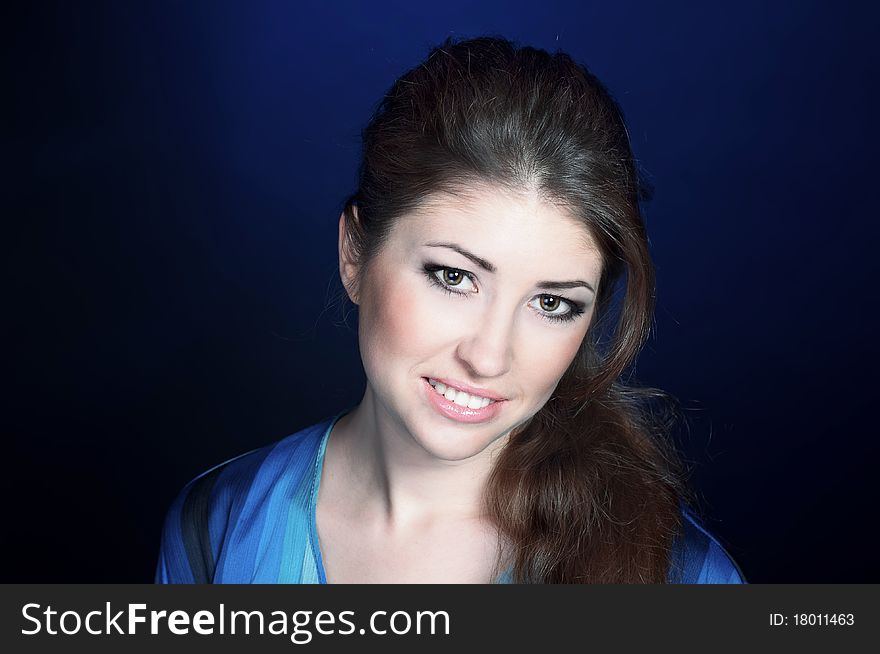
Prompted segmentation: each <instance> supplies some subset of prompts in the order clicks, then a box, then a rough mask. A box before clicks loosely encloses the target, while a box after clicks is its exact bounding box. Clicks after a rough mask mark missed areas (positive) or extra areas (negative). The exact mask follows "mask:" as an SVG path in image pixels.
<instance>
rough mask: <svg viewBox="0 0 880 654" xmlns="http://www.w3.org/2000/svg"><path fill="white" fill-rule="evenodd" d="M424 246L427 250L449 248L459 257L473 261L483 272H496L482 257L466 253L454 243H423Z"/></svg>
mask: <svg viewBox="0 0 880 654" xmlns="http://www.w3.org/2000/svg"><path fill="white" fill-rule="evenodd" d="M425 245H427V246H428V247H429V248H449V249H450V250H455V251H456V252H458V253H459V254H460V255H461V256H463V257H467V258H468V259H470V260H471V261H473V262H474V263H475V264H477V265H478V266H479V267H480V268H482V269H483V270H487V271H489V272H491V273H493V272H495V271H496V270H497V269H496V268H495V266H493V265H492V264H491V263H489V262H488V261H486V260H485V259H484V258H483V257H478V256H477V255H476V254H474V253H473V252H468V251H467V250H465V249H464V248H463V247H461V246H460V245H456V244H455V243H438V242H431V243H425Z"/></svg>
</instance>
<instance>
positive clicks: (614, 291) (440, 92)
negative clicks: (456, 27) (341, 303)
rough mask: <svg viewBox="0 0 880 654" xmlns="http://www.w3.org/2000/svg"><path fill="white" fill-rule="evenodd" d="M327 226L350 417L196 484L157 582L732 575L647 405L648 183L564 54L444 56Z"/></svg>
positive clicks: (174, 519)
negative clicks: (689, 501) (350, 385)
mask: <svg viewBox="0 0 880 654" xmlns="http://www.w3.org/2000/svg"><path fill="white" fill-rule="evenodd" d="M363 138H364V149H363V159H362V162H361V166H360V172H359V185H358V189H357V191H356V192H355V193H354V194H353V195H352V196H351V197H350V198H349V199H348V200H347V201H346V202H345V204H344V209H343V211H342V215H341V217H340V220H339V245H338V248H339V264H340V276H341V278H342V282H343V285H344V287H345V290H346V292H347V294H348V297H349V298H350V299H351V300H352V301H353V302H354V303H355V304H356V305H357V306H358V321H359V324H358V334H359V342H360V352H361V356H362V360H363V364H364V369H365V372H366V377H367V385H366V389H365V391H364V395H363V399H362V400H361V402H360V403H359V404H357V405H356V406H354V407H349V408H347V409H345V410H344V411H341V412H340V413H338V414H337V415H335V416H332V417H330V418H327V419H326V420H324V421H322V422H321V423H319V424H317V425H313V426H311V427H309V428H306V429H303V430H302V431H300V432H298V433H296V434H293V435H291V436H289V437H287V438H285V439H283V440H281V441H279V442H277V443H274V444H272V445H270V446H267V447H263V448H261V449H258V450H255V451H253V452H249V453H247V454H244V455H242V456H240V457H238V458H236V459H233V460H231V461H228V462H226V463H223V464H221V465H220V466H217V467H215V468H213V469H212V470H209V471H208V472H206V473H204V474H203V475H201V476H199V477H197V478H196V479H194V480H193V481H192V482H190V484H188V485H187V486H186V488H185V489H184V490H183V491H182V493H181V494H180V495H179V497H178V498H177V500H176V501H175V502H174V504H173V505H172V507H171V509H170V511H169V513H168V517H167V519H166V524H165V529H164V533H163V541H162V548H161V554H160V560H159V565H158V570H157V574H156V580H157V582H163V583H175V582H181V583H192V582H197V583H250V582H255V583H267V582H268V583H275V582H278V583H315V582H318V583H327V582H329V583H347V582H423V583H440V582H453V583H461V582H471V583H490V582H495V581H497V582H517V583H520V582H522V583H664V582H679V583H741V582H742V581H743V578H742V575H741V574H740V573H739V571H738V569H737V566H736V565H735V563H733V561H732V560H731V559H730V557H729V556H728V555H727V554H726V553H725V551H724V550H723V548H722V547H721V546H720V545H719V544H718V542H717V541H716V540H715V539H714V538H713V537H712V536H711V535H709V534H708V533H707V532H706V531H705V530H703V529H702V528H701V527H700V526H699V525H698V523H697V521H696V520H695V519H694V517H693V516H692V514H691V512H690V511H689V510H688V509H687V506H686V498H687V494H686V489H685V485H684V483H683V481H682V479H681V470H680V466H679V465H678V463H677V460H676V458H675V456H674V454H673V452H672V451H671V450H670V449H668V448H666V447H664V445H663V441H662V436H663V431H664V424H663V421H662V420H659V419H658V417H657V416H658V414H657V412H656V410H655V409H656V404H657V402H656V400H662V399H663V397H664V396H663V394H662V393H660V392H659V391H656V390H653V389H637V388H632V387H627V386H625V385H624V384H623V383H622V382H621V377H622V375H623V374H624V373H625V371H626V370H627V368H628V366H629V365H630V364H631V363H632V361H633V359H634V357H635V356H636V354H637V352H638V351H639V349H640V348H641V346H642V344H643V343H644V340H645V338H646V337H647V335H648V331H649V327H650V325H651V319H652V310H653V297H654V295H653V294H654V279H653V268H652V264H651V260H650V257H649V254H648V243H647V237H646V234H645V229H644V225H643V221H642V217H641V213H640V206H639V200H640V199H642V198H643V196H644V190H643V189H642V188H641V186H640V184H639V179H638V175H637V169H636V166H635V163H634V160H633V155H632V151H631V148H630V144H629V141H628V135H627V132H626V127H625V125H624V122H623V118H622V115H621V112H620V110H619V108H618V106H617V104H616V103H615V102H614V100H613V99H612V98H611V97H610V95H609V94H608V92H607V91H606V90H605V88H604V87H603V85H602V84H601V83H600V82H599V81H598V80H597V79H596V78H595V77H594V76H593V75H591V74H590V73H589V72H588V71H587V70H586V69H585V68H584V67H583V66H581V65H578V64H576V63H575V62H573V61H572V59H571V58H570V57H569V56H568V55H566V54H563V53H557V54H554V55H550V54H548V53H547V52H545V51H543V50H537V49H533V48H530V47H522V48H518V47H516V46H515V45H514V44H513V43H511V42H509V41H507V40H504V39H499V38H488V37H485V38H476V39H471V40H466V41H459V42H455V41H453V40H451V39H447V41H446V42H445V43H444V44H442V45H441V46H440V47H438V48H435V49H434V50H433V51H432V52H431V53H430V55H429V56H428V58H427V60H426V61H425V62H424V63H422V64H420V65H419V66H417V67H415V68H413V69H412V70H410V71H409V72H407V73H406V74H405V75H403V77H401V78H400V79H399V80H397V81H396V82H395V83H394V85H393V86H392V87H391V89H390V90H389V92H388V93H387V94H386V96H385V98H384V100H383V101H382V103H381V105H380V106H379V108H378V110H377V111H376V113H375V115H374V116H373V118H372V120H371V121H370V123H369V125H368V126H367V128H366V129H365V131H364V133H363Z"/></svg>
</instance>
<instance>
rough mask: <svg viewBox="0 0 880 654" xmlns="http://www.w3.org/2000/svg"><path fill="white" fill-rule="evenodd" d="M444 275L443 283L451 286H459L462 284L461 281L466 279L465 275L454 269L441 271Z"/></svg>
mask: <svg viewBox="0 0 880 654" xmlns="http://www.w3.org/2000/svg"><path fill="white" fill-rule="evenodd" d="M440 272H441V273H442V274H443V281H444V282H446V283H447V284H448V285H449V286H458V285H459V284H461V280H462V279H464V273H462V272H461V271H460V270H455V269H453V268H444V269H443V270H441V271H440Z"/></svg>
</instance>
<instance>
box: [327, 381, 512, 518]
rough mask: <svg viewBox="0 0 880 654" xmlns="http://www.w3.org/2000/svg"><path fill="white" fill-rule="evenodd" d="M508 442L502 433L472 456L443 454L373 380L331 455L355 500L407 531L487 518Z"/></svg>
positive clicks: (337, 434) (333, 441)
mask: <svg viewBox="0 0 880 654" xmlns="http://www.w3.org/2000/svg"><path fill="white" fill-rule="evenodd" d="M504 442H506V439H504V438H500V439H498V440H497V441H495V442H494V443H493V444H492V446H491V447H490V448H487V449H486V450H483V451H482V452H480V453H479V454H477V455H476V456H473V457H470V458H469V459H465V460H460V461H447V460H443V459H439V458H437V457H435V456H434V455H432V454H431V453H430V452H428V451H426V450H425V449H424V448H423V447H422V446H421V445H420V444H419V442H418V441H417V440H416V439H415V438H414V437H413V436H412V434H411V433H410V432H409V430H408V429H407V428H406V426H405V425H404V424H403V422H402V421H401V420H400V419H399V418H398V417H396V416H394V415H393V414H392V413H390V412H389V411H388V410H387V409H386V407H384V406H383V405H382V404H381V403H380V402H378V401H377V399H376V397H375V395H374V394H373V393H372V391H371V389H370V386H369V385H367V389H366V391H365V393H364V397H363V399H362V401H361V403H360V404H358V405H357V406H356V407H355V408H354V409H352V411H350V412H349V413H347V414H346V415H345V416H343V417H341V418H340V419H339V420H338V421H337V423H336V425H335V427H334V429H333V433H332V434H331V437H330V441H329V442H328V445H327V448H328V454H327V456H328V457H332V460H333V462H334V463H333V468H334V469H335V471H336V473H334V474H339V475H340V477H339V481H340V482H342V484H335V486H336V488H338V489H341V488H342V487H344V488H345V489H346V490H345V494H346V495H348V498H347V499H348V501H349V502H352V501H353V502H355V503H357V504H359V505H361V506H360V509H361V510H362V511H364V512H365V514H367V515H370V516H372V517H373V518H375V519H377V520H381V521H383V522H384V523H385V525H386V526H387V527H388V528H389V529H390V530H395V531H396V530H404V531H405V530H408V529H410V528H411V527H412V526H413V525H418V524H424V523H426V522H433V521H438V520H447V519H452V520H476V519H483V518H484V517H485V512H484V509H483V491H484V489H485V485H486V481H487V479H488V476H489V473H490V472H491V466H492V464H493V460H494V455H495V454H496V453H497V452H499V451H500V448H501V447H503V444H504ZM326 468H327V466H326V465H325V470H326Z"/></svg>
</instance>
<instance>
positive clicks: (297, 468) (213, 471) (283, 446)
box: [178, 419, 330, 509]
mask: <svg viewBox="0 0 880 654" xmlns="http://www.w3.org/2000/svg"><path fill="white" fill-rule="evenodd" d="M329 422H330V419H326V420H322V421H321V422H319V423H316V424H314V425H310V426H308V427H305V428H303V429H301V430H300V431H298V432H295V433H293V434H290V435H289V436H286V437H284V438H282V439H280V440H278V441H275V442H273V443H270V444H268V445H264V446H263V447H259V448H257V449H254V450H251V451H249V452H245V453H244V454H240V455H238V456H236V457H233V458H231V459H229V460H227V461H224V462H223V463H220V464H218V465H216V466H214V467H213V468H209V469H208V470H206V471H205V472H203V473H201V474H200V475H198V476H197V477H195V478H193V479H192V480H191V481H190V482H189V483H188V484H186V486H184V488H183V490H182V491H181V493H180V497H179V498H178V499H180V500H182V502H183V504H184V505H185V506H188V507H189V508H190V509H195V508H197V505H199V504H200V503H201V502H203V501H206V500H207V499H208V498H209V497H211V498H213V500H214V503H215V504H216V503H220V504H223V503H225V502H223V501H222V500H225V501H226V502H229V501H232V500H234V499H236V498H239V497H240V496H242V495H244V494H248V493H253V491H254V489H255V488H259V487H270V486H272V485H273V484H274V483H275V482H277V481H278V479H279V477H281V476H285V477H289V476H290V475H291V474H293V475H294V476H296V477H301V476H303V475H305V474H306V473H308V472H311V467H310V466H311V465H312V464H314V461H315V456H316V454H317V451H318V448H319V446H320V444H321V439H322V437H323V436H324V433H325V431H326V429H327V426H328V424H329Z"/></svg>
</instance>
